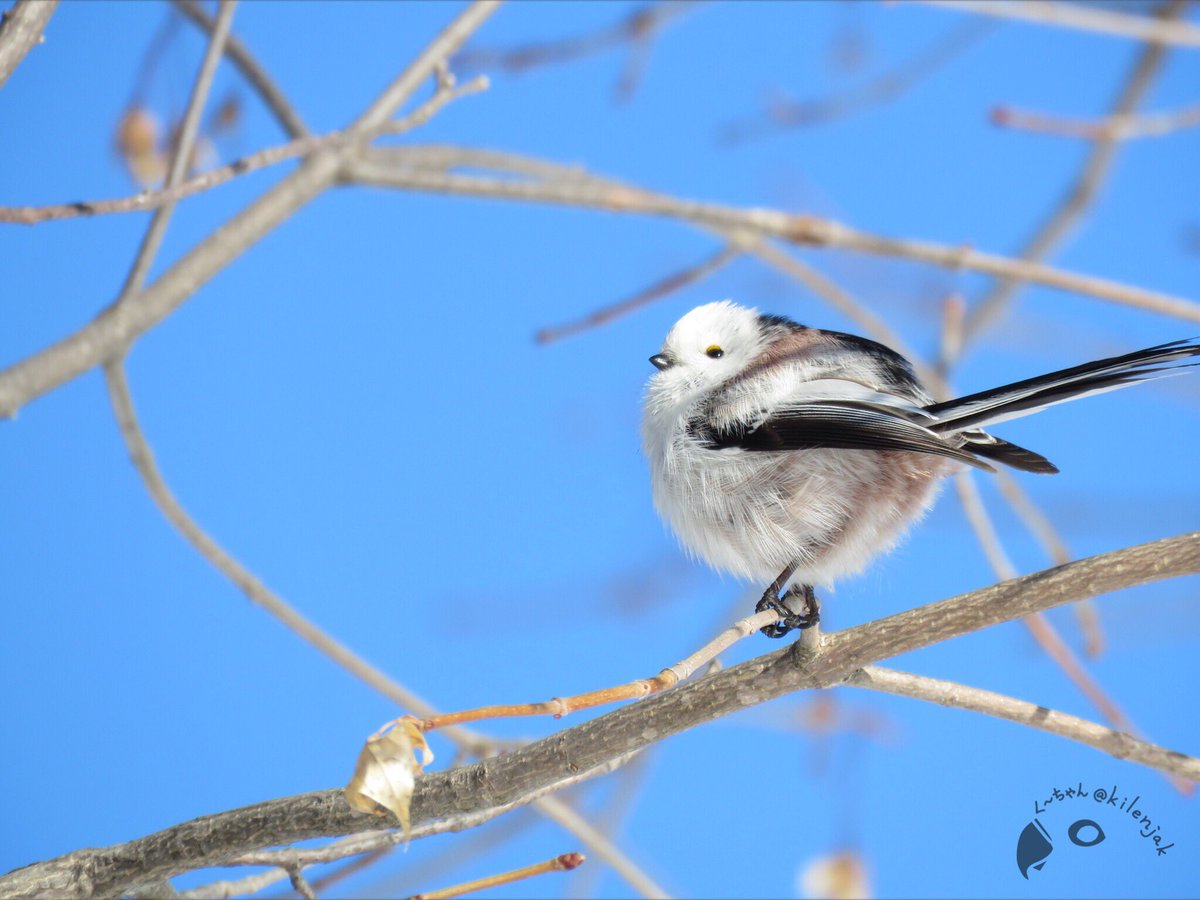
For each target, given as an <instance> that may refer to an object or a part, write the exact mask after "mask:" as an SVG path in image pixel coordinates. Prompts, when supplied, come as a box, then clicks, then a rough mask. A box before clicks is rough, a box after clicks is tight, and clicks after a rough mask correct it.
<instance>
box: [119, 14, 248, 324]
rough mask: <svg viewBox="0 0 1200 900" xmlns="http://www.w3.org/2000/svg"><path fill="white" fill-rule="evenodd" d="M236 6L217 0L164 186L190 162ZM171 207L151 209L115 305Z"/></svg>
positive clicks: (162, 230)
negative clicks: (213, 18)
mask: <svg viewBox="0 0 1200 900" xmlns="http://www.w3.org/2000/svg"><path fill="white" fill-rule="evenodd" d="M236 8H237V0H221V5H220V6H219V7H218V8H217V21H216V23H215V24H214V25H213V29H212V33H211V36H210V37H209V40H208V48H207V49H206V50H205V51H204V59H203V61H202V62H201V63H200V71H199V72H197V73H196V83H195V84H194V85H193V86H192V94H191V96H190V97H189V98H188V105H187V110H186V111H185V112H184V115H183V122H182V124H181V125H180V128H179V137H178V139H177V140H176V141H175V150H174V153H173V155H172V157H171V167H170V169H169V170H168V171H167V178H166V181H165V183H164V185H163V186H164V187H165V188H166V189H167V190H170V189H171V188H174V187H176V186H178V185H179V183H180V182H182V181H183V177H184V176H185V175H186V174H187V171H188V169H190V168H191V166H192V148H193V147H194V146H195V144H196V136H197V135H198V134H199V133H200V115H201V114H202V113H203V112H204V104H205V102H206V101H207V100H208V92H209V88H211V87H212V82H213V76H214V75H215V74H216V72H217V63H219V62H220V61H221V57H222V56H223V55H224V52H225V41H226V40H227V39H228V38H229V31H230V29H231V28H232V27H233V12H234V10H235V9H236ZM174 211H175V204H174V203H173V202H171V203H164V204H163V205H162V206H160V207H159V208H158V209H157V210H155V212H154V217H153V218H152V219H151V220H150V225H149V227H148V228H147V229H146V233H145V235H144V236H143V237H142V243H141V246H140V247H139V248H138V252H137V256H136V257H135V258H134V261H133V266H132V268H131V269H130V270H129V274H128V276H126V278H125V284H124V285H122V287H121V293H120V295H119V296H118V297H117V300H116V305H118V306H119V305H120V304H122V303H124V302H126V301H127V300H128V299H129V297H130V296H132V295H134V294H136V293H137V292H138V291H140V290H141V289H142V285H143V284H144V283H145V281H146V273H147V272H149V270H150V266H151V264H152V263H153V262H154V257H155V256H156V255H157V254H158V248H159V247H160V246H161V245H162V240H163V238H164V237H165V236H166V234H167V226H168V225H169V224H170V223H171V214H172V213H174Z"/></svg>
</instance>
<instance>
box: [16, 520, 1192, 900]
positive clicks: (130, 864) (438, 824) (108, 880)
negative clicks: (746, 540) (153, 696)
mask: <svg viewBox="0 0 1200 900" xmlns="http://www.w3.org/2000/svg"><path fill="white" fill-rule="evenodd" d="M1198 572H1200V532H1193V533H1191V534H1185V535H1179V536H1178V537H1173V538H1166V539H1164V540H1160V541H1154V542H1152V543H1148V544H1141V545H1138V546H1136V547H1129V548H1126V549H1124V550H1116V551H1113V552H1111V553H1106V554H1102V555H1100V556H1094V557H1090V558H1088V559H1083V560H1079V561H1077V562H1073V563H1069V564H1067V565H1065V566H1057V567H1055V568H1052V569H1046V570H1044V571H1041V572H1037V573H1034V574H1032V575H1026V576H1024V577H1021V578H1016V579H1013V580H1011V581H1006V582H1002V583H1000V584H995V585H992V586H990V587H986V588H983V589H981V590H978V591H973V592H971V593H968V594H963V595H960V596H958V597H954V598H951V599H949V600H943V601H940V602H937V603H931V604H928V605H926V606H921V607H918V608H917V609H912V610H909V611H907V612H902V613H899V614H897V615H893V616H889V617H887V618H884V619H879V620H876V621H873V622H869V623H867V624H864V625H860V626H858V627H856V628H851V629H848V630H845V631H839V632H834V633H832V634H828V635H826V636H825V638H824V642H823V644H822V645H821V647H820V648H819V649H818V650H816V651H812V650H811V649H810V650H805V649H804V648H803V647H802V645H801V644H800V643H799V642H797V643H796V644H793V645H792V646H790V647H785V648H783V649H782V650H779V651H776V652H774V653H768V654H765V655H763V656H760V657H758V658H756V659H752V660H749V661H748V662H745V663H742V664H741V665H738V666H734V667H732V668H729V669H724V670H722V671H720V672H717V673H715V674H713V675H709V676H708V677H706V678H702V679H699V680H697V681H692V682H688V683H685V684H682V685H680V686H678V687H676V688H675V689H673V690H670V691H666V692H663V693H660V694H654V695H651V696H649V697H647V698H646V699H645V700H642V701H640V702H638V703H633V704H630V705H628V706H624V707H622V708H620V709H617V710H615V711H613V712H611V713H608V714H607V715H604V716H600V717H597V718H595V719H592V720H590V721H588V722H584V723H582V724H580V725H577V726H576V727H574V728H570V729H568V730H566V731H563V732H560V733H558V734H554V735H551V736H550V737H548V738H545V739H543V740H541V741H538V742H536V743H533V744H530V745H528V746H526V747H522V748H520V749H518V750H514V751H512V752H511V753H506V754H503V755H501V756H497V757H492V758H490V759H486V760H483V761H481V762H479V763H476V764H474V765H471V766H464V767H462V768H458V769H453V770H450V771H447V772H433V773H428V774H426V775H424V776H422V777H421V778H420V779H419V780H418V781H417V786H416V791H415V792H414V795H413V802H412V821H413V824H414V828H413V837H414V838H416V837H417V836H418V835H419V834H423V833H427V829H431V828H436V829H443V828H446V827H454V825H461V824H462V823H463V822H464V820H465V819H469V818H470V817H476V818H478V819H486V818H490V817H492V816H494V815H497V814H499V812H500V811H504V810H507V809H511V808H514V807H515V806H517V805H521V804H523V803H528V802H530V800H531V799H533V798H534V797H536V796H537V795H539V794H541V793H542V792H544V791H547V790H552V789H554V788H556V787H559V786H561V785H562V784H563V783H564V782H565V781H568V780H578V779H579V778H580V773H583V774H592V773H594V772H596V771H598V770H599V769H600V768H602V767H604V766H607V765H611V764H612V763H613V761H614V760H621V759H624V758H627V757H628V755H629V754H631V753H634V752H637V751H639V750H641V749H643V748H645V747H646V746H648V745H650V744H652V743H655V742H657V741H660V740H665V739H667V738H669V737H670V736H672V735H674V734H677V733H679V732H681V731H684V730H686V729H689V728H692V727H695V726H696V725H699V724H702V723H704V722H707V721H711V720H712V719H714V718H717V717H719V716H722V715H726V714H728V713H730V712H733V711H736V710H741V709H744V708H746V707H747V706H753V705H755V704H758V703H763V702H766V701H767V700H771V699H774V698H775V697H779V696H782V695H784V694H787V693H790V692H792V691H796V690H802V689H806V688H812V687H824V686H829V685H834V684H839V683H841V682H843V681H844V680H845V679H846V678H848V677H850V676H851V675H852V674H853V673H854V672H855V671H856V670H858V669H860V668H862V667H863V666H867V665H871V664H873V663H876V662H878V661H880V660H883V659H887V658H890V657H893V656H897V655H900V654H902V653H908V652H911V651H913V650H917V649H920V648H923V647H927V646H930V645H931V644H936V643H940V642H941V641H945V640H949V639H951V638H954V637H958V636H960V635H963V634H967V633H969V632H972V631H977V630H979V629H981V628H986V627H988V626H990V625H996V624H999V623H1000V622H1006V621H1012V620H1014V619H1019V618H1022V617H1024V616H1028V615H1030V614H1031V613H1034V612H1039V611H1042V610H1046V609H1051V608H1053V607H1056V606H1061V605H1063V604H1066V603H1072V602H1074V601H1076V600H1079V599H1082V598H1084V597H1089V596H1096V595H1098V594H1102V593H1107V592H1110V591H1115V590H1119V589H1121V588H1125V587H1130V586H1132V585H1136V584H1147V583H1150V582H1153V581H1158V580H1161V579H1164V578H1172V577H1179V576H1182V575H1193V574H1196V573H1198ZM1138 761H1139V762H1143V763H1145V762H1146V761H1145V760H1138ZM1188 770H1189V771H1190V769H1188ZM379 822H380V820H379V819H378V818H377V817H374V816H369V815H366V814H362V813H356V812H354V811H353V810H351V809H350V808H349V807H348V806H347V805H346V802H345V798H344V796H343V794H342V791H341V790H340V789H334V790H328V791H320V792H316V793H312V794H303V795H299V796H296V797H288V798H283V799H280V800H271V801H268V802H266V803H260V804H257V805H255V806H250V807H245V808H243V809H239V810H232V811H230V812H225V813H218V814H216V815H211V816H204V817H201V818H199V819H194V820H192V821H191V822H185V823H183V824H180V825H176V826H173V827H172V828H168V829H166V830H165V831H162V832H159V833H157V834H154V835H149V836H147V837H144V838H140V839H138V840H134V841H130V842H128V843H125V844H118V845H115V846H112V847H106V848H98V849H89V850H80V851H76V852H75V853H71V854H68V855H66V856H63V857H59V858H57V859H53V860H48V861H46V862H41V863H35V864H33V865H29V866H25V867H24V868H21V869H18V870H15V871H13V872H10V873H9V874H7V875H5V876H3V877H0V893H3V894H5V895H6V896H11V897H31V896H44V895H46V894H71V895H75V896H90V895H95V894H109V893H118V892H121V891H122V890H125V889H127V888H128V887H130V886H132V885H135V884H137V883H141V882H145V881H150V880H154V879H157V878H163V877H168V876H170V875H173V874H177V873H179V872H182V871H187V870H190V869H194V868H198V867H201V866H206V865H219V864H222V863H226V862H228V861H230V860H231V858H233V857H235V856H236V855H237V854H238V853H239V852H245V851H249V850H252V849H254V848H257V847H264V846H272V845H278V844H285V843H291V842H294V841H300V840H306V839H310V838H314V837H322V836H329V835H335V834H349V833H356V832H362V831H371V830H376V829H378V825H379ZM446 823H450V824H449V825H447V824H446ZM367 849H374V848H373V847H370V848H367ZM288 852H290V853H295V854H302V853H308V852H311V851H303V850H297V851H288Z"/></svg>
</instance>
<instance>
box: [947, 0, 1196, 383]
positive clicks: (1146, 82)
mask: <svg viewBox="0 0 1200 900" xmlns="http://www.w3.org/2000/svg"><path fill="white" fill-rule="evenodd" d="M1182 9H1183V4H1182V3H1180V2H1171V3H1169V4H1168V5H1167V7H1166V8H1165V9H1164V11H1163V15H1164V17H1174V16H1178V15H1180V13H1181V12H1182ZM1166 58H1167V50H1166V48H1165V47H1163V46H1162V45H1161V44H1149V45H1147V46H1146V47H1145V48H1144V49H1143V50H1142V52H1141V53H1140V54H1139V55H1138V58H1137V61H1136V62H1134V64H1133V68H1132V69H1131V70H1130V73H1129V76H1128V77H1127V78H1126V80H1125V83H1124V84H1123V85H1122V86H1121V89H1120V91H1118V93H1117V98H1116V100H1115V101H1114V102H1113V105H1112V108H1111V112H1110V114H1111V115H1113V116H1123V115H1127V114H1129V113H1131V112H1133V111H1134V110H1135V109H1137V107H1138V105H1139V104H1140V103H1141V102H1142V100H1143V99H1144V98H1145V96H1146V94H1147V93H1148V92H1149V90H1150V87H1151V86H1152V85H1153V84H1154V80H1155V78H1156V77H1157V76H1158V73H1159V72H1160V71H1161V70H1162V67H1163V63H1164V62H1165V61H1166ZM1119 149H1120V148H1119V146H1118V142H1117V141H1116V140H1115V139H1113V138H1111V137H1104V138H1101V139H1099V140H1097V141H1096V142H1095V143H1094V144H1093V145H1092V147H1091V150H1090V151H1089V153H1088V155H1087V159H1086V160H1085V161H1084V163H1083V166H1082V168H1080V170H1079V174H1078V175H1077V176H1076V178H1075V181H1074V182H1073V183H1072V184H1071V186H1070V187H1069V188H1068V189H1067V191H1066V192H1065V193H1064V194H1063V196H1062V199H1060V200H1059V201H1058V202H1057V203H1056V204H1055V205H1054V207H1053V208H1052V209H1051V210H1050V211H1049V213H1048V214H1047V215H1046V217H1045V219H1044V220H1043V222H1042V223H1041V225H1039V226H1038V229H1037V231H1035V232H1034V234H1033V236H1032V237H1030V238H1029V240H1027V241H1026V243H1025V246H1024V247H1022V248H1021V252H1020V256H1021V259H1024V260H1028V261H1030V262H1041V261H1042V260H1043V259H1046V258H1047V257H1048V256H1049V255H1050V254H1051V253H1053V252H1054V250H1055V249H1056V248H1057V247H1058V246H1059V245H1060V244H1061V243H1062V242H1063V241H1064V240H1065V239H1066V237H1067V235H1068V234H1070V232H1071V230H1072V229H1073V228H1074V227H1075V226H1076V225H1077V224H1079V222H1080V221H1081V220H1082V219H1083V217H1084V216H1086V215H1087V213H1088V211H1089V210H1090V209H1091V207H1092V204H1093V203H1094V202H1095V200H1096V197H1097V196H1098V195H1099V193H1100V189H1101V187H1103V185H1104V182H1105V181H1106V180H1107V179H1108V176H1109V173H1110V172H1111V171H1112V167H1113V163H1114V162H1115V161H1116V158H1117V152H1118V150H1119ZM1023 287H1024V284H1023V283H1022V282H1020V281H1018V280H1016V279H1011V278H1006V279H1004V280H1002V281H999V282H997V283H996V284H995V285H993V286H992V288H991V290H990V291H988V293H987V294H986V295H984V297H983V298H982V299H981V300H980V301H979V302H978V303H977V304H975V305H974V306H973V307H972V308H971V310H970V311H969V312H968V314H967V320H966V322H965V323H964V326H963V340H962V342H961V343H960V345H959V348H958V350H959V353H961V352H962V351H963V350H964V349H965V348H966V346H967V345H968V344H970V343H971V342H972V341H973V340H975V339H976V338H978V337H979V335H980V334H982V333H983V332H984V331H986V330H987V328H988V327H989V326H990V325H992V324H993V323H994V322H995V321H996V320H997V319H998V318H999V317H1000V316H1001V314H1002V313H1003V311H1004V310H1005V309H1006V308H1007V307H1008V305H1009V304H1010V303H1011V302H1012V301H1013V299H1014V298H1015V297H1016V296H1017V294H1018V293H1019V292H1020V290H1021V288H1023ZM952 361H953V360H952Z"/></svg>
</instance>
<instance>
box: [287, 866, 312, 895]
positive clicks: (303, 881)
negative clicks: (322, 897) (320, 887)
mask: <svg viewBox="0 0 1200 900" xmlns="http://www.w3.org/2000/svg"><path fill="white" fill-rule="evenodd" d="M288 878H289V879H290V880H291V882H292V887H293V888H295V890H296V893H297V894H299V895H300V896H301V897H303V898H304V900H317V892H316V891H314V890H313V889H312V885H311V884H309V883H308V879H307V878H305V877H304V871H303V870H302V869H301V868H300V867H299V866H297V867H296V868H294V869H289V870H288Z"/></svg>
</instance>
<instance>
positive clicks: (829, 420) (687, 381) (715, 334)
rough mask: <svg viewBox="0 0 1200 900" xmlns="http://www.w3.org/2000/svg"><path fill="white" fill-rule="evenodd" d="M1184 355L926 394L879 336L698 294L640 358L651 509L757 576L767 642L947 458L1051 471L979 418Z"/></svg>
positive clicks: (912, 499)
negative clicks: (767, 621)
mask: <svg viewBox="0 0 1200 900" xmlns="http://www.w3.org/2000/svg"><path fill="white" fill-rule="evenodd" d="M1197 355H1200V341H1198V340H1195V339H1193V340H1183V341H1173V342H1172V343H1169V344H1161V345H1159V346H1157V347H1150V348H1148V349H1146V350H1139V351H1137V352H1135V353H1128V354H1126V355H1124V356H1116V357H1112V358H1110V359H1101V360H1096V361H1095V362H1090V363H1085V364H1083V365H1081V366H1075V367H1074V368H1071V369H1063V370H1062V371H1059V372H1052V373H1050V374H1048V375H1042V376H1040V377H1038V378H1030V379H1027V380H1025V381H1018V382H1016V383H1015V384H1008V385H1005V386H1003V387H998V388H993V389H992V390H989V391H982V392H980V393H978V394H971V395H970V396H967V397H961V398H959V399H957V400H950V401H947V402H945V403H934V402H933V398H932V397H930V396H929V394H928V393H927V392H926V391H925V389H924V388H923V387H922V386H921V384H920V382H919V381H918V380H917V378H916V376H915V375H914V374H913V369H912V365H911V364H910V363H909V362H908V360H906V359H905V358H904V357H903V356H901V355H900V354H898V353H896V352H895V351H893V350H891V349H889V348H887V347H885V346H883V345H882V344H878V343H876V342H875V341H870V340H867V339H866V338H861V337H855V336H854V335H850V334H843V333H841V332H837V331H822V330H821V329H817V328H806V327H805V326H803V325H799V324H797V323H796V322H793V321H791V320H790V319H786V318H783V317H781V316H772V315H764V314H761V313H759V312H758V311H757V310H754V309H747V308H745V307H742V306H738V305H736V304H734V303H731V302H729V301H722V302H720V303H709V304H706V305H705V306H700V307H697V308H696V309H693V310H692V311H691V312H689V313H688V314H687V315H685V316H684V317H683V318H682V319H680V320H679V321H678V322H677V323H676V324H675V326H674V327H673V328H672V329H671V332H670V334H668V335H667V339H666V341H665V342H664V344H663V346H662V350H661V351H660V352H659V353H657V354H655V355H654V356H652V357H650V362H651V363H653V364H654V366H655V367H656V368H657V369H658V372H656V373H655V374H654V375H653V377H652V378H651V379H650V383H649V385H648V387H647V390H646V397H645V410H644V417H643V422H642V440H643V444H644V447H645V451H646V455H647V457H648V458H649V461H650V477H651V485H652V488H653V493H654V505H655V507H656V508H657V509H658V512H659V514H660V515H661V516H662V517H663V518H664V519H666V521H667V522H668V523H669V524H670V526H671V527H672V529H674V531H675V533H676V534H677V535H678V537H679V539H680V541H681V542H682V543H683V545H684V547H686V548H687V549H688V550H689V551H691V552H692V553H694V554H696V555H697V556H700V557H701V558H703V559H704V560H705V561H706V562H708V563H709V564H710V565H712V566H713V567H714V568H717V569H722V570H725V571H727V572H731V573H733V574H734V575H737V576H739V577H742V578H748V579H753V580H757V581H760V582H764V583H766V582H770V587H769V588H767V590H766V592H765V593H764V594H763V598H762V600H761V601H759V604H758V607H757V608H758V610H759V611H762V610H764V609H768V608H769V609H773V610H775V611H776V612H778V613H779V614H780V621H779V622H778V623H777V624H775V625H770V626H768V627H767V628H764V629H763V632H764V633H765V634H767V635H769V636H771V637H781V636H782V635H784V634H786V633H787V632H788V631H790V630H791V629H792V628H797V627H801V628H802V627H805V626H806V625H809V624H812V623H813V622H815V621H816V619H817V615H818V609H817V603H816V597H815V595H814V593H813V585H828V584H830V583H832V582H833V581H834V580H836V579H838V578H840V577H842V576H844V575H850V574H853V573H855V572H858V571H860V570H861V569H862V568H863V567H864V566H865V565H866V564H867V563H868V562H869V561H870V560H871V559H872V558H873V557H874V556H876V555H877V554H879V553H882V552H884V551H886V550H888V549H890V548H891V547H892V546H894V545H895V543H896V542H897V541H898V540H899V539H900V537H901V536H902V535H903V534H904V532H905V531H906V530H907V529H908V527H909V526H910V525H912V524H913V523H914V522H915V521H917V520H918V519H919V518H921V516H922V515H924V513H925V512H926V511H927V510H928V509H929V507H930V506H931V505H932V503H933V500H934V498H935V496H936V493H937V487H938V483H939V481H940V480H941V478H942V477H943V476H945V475H948V474H951V473H953V472H954V471H956V470H957V469H958V468H959V465H960V464H965V465H969V466H974V467H976V468H980V469H985V470H988V471H994V468H993V465H992V464H993V463H1002V464H1004V465H1008V466H1011V467H1013V468H1016V469H1022V470H1024V471H1027V472H1042V473H1053V472H1057V471H1058V469H1056V468H1055V467H1054V465H1053V464H1051V463H1050V461H1049V460H1047V459H1045V458H1044V457H1042V456H1039V455H1038V454H1037V453H1034V452H1032V451H1030V450H1025V449H1024V448H1022V447H1018V446H1016V445H1015V444H1010V443H1009V442H1007V441H1003V440H1000V439H999V438H995V437H992V436H991V435H990V434H988V433H987V432H985V431H983V430H982V426H985V425H992V424H995V423H997V422H1003V421H1005V420H1007V419H1012V418H1016V417H1018V416H1024V415H1028V414H1030V413H1033V412H1037V411H1038V410H1040V409H1044V408H1045V407H1047V406H1051V405H1053V404H1055V403H1062V402H1064V401H1067V400H1074V399H1075V398H1077V397H1086V396H1088V395H1090V394H1098V393H1102V392H1104V391H1111V390H1114V389H1116V388H1120V387H1124V386H1126V385H1129V384H1135V383H1137V382H1139V381H1145V380H1148V379H1153V378H1160V377H1163V376H1164V375H1168V374H1174V373H1177V372H1178V371H1179V370H1180V369H1181V368H1182V367H1184V366H1191V365H1196V364H1197V363H1194V362H1193V363H1188V362H1183V361H1184V360H1187V359H1188V358H1190V357H1194V356H1197ZM781 592H784V593H783V595H782V596H781ZM793 598H794V599H796V600H797V601H799V602H800V606H799V607H798V608H797V609H793V608H792V607H791V606H789V605H788V601H789V600H792V599H793Z"/></svg>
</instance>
